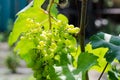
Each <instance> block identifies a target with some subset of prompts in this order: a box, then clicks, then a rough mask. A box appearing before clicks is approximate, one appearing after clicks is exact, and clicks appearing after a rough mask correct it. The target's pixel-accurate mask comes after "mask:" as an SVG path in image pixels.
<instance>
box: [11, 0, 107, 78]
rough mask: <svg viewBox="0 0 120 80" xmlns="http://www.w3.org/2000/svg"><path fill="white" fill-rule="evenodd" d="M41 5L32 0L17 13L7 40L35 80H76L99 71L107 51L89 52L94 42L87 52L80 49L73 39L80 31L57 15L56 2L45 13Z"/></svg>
mask: <svg viewBox="0 0 120 80" xmlns="http://www.w3.org/2000/svg"><path fill="white" fill-rule="evenodd" d="M43 3H44V0H34V2H32V3H30V5H28V7H27V8H25V10H24V9H23V10H22V11H20V12H19V13H18V14H17V16H18V17H17V19H16V21H15V24H14V28H13V30H12V32H11V34H10V37H9V44H10V45H13V44H14V45H15V48H14V51H15V52H17V53H18V55H20V57H21V58H22V59H24V60H25V61H26V63H27V65H28V67H29V68H31V69H32V70H33V75H34V77H35V78H36V80H78V79H82V78H81V76H80V75H81V72H82V73H83V72H85V71H88V70H90V69H95V70H96V69H97V70H98V71H101V68H104V67H103V66H105V64H106V62H107V61H106V60H105V58H104V55H105V53H106V52H107V51H108V49H107V48H97V49H92V46H91V44H93V42H91V44H88V45H87V46H86V48H85V47H84V42H83V45H82V44H81V45H80V44H79V42H80V41H78V39H76V38H77V37H78V34H79V33H80V31H81V30H80V28H79V27H75V26H74V25H72V24H68V19H67V18H66V17H65V16H64V15H62V14H58V13H57V12H58V11H57V9H56V5H57V4H58V0H50V4H49V5H48V10H44V9H43V8H41V6H42V4H43ZM31 5H32V6H31ZM83 25H84V24H83ZM79 36H82V35H79ZM94 37H95V36H93V40H94ZM83 38H84V36H83ZM79 40H81V41H82V37H81V39H79ZM94 42H95V41H94ZM93 45H94V44H93ZM95 46H97V45H95ZM80 47H84V50H82V49H80ZM101 52H102V53H101ZM81 53H85V54H81ZM101 63H102V64H101ZM107 69H108V68H107ZM108 70H109V69H108Z"/></svg>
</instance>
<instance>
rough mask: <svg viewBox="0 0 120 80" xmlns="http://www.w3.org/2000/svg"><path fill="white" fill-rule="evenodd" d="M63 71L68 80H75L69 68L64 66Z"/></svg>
mask: <svg viewBox="0 0 120 80" xmlns="http://www.w3.org/2000/svg"><path fill="white" fill-rule="evenodd" d="M62 69H63V74H64V75H65V76H66V80H75V78H74V76H73V75H72V73H71V72H70V70H69V68H68V66H62Z"/></svg>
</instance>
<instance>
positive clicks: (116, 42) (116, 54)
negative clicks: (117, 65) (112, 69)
mask: <svg viewBox="0 0 120 80" xmlns="http://www.w3.org/2000/svg"><path fill="white" fill-rule="evenodd" d="M90 39H91V44H92V47H93V48H99V47H105V48H109V51H108V52H107V53H106V55H105V58H106V60H107V61H108V62H110V63H111V62H112V61H113V60H114V59H115V58H116V59H118V60H119V61H120V37H119V36H112V35H110V34H106V33H102V32H101V33H98V34H96V35H93V36H92V37H91V38H90Z"/></svg>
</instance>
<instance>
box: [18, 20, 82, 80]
mask: <svg viewBox="0 0 120 80" xmlns="http://www.w3.org/2000/svg"><path fill="white" fill-rule="evenodd" d="M28 21H32V20H29V19H28ZM32 22H33V24H34V27H32V28H30V30H28V31H27V32H25V33H23V34H22V36H21V37H20V40H22V41H24V40H28V41H30V42H32V43H34V45H35V47H34V48H32V49H30V50H29V53H27V54H26V56H27V57H28V56H29V58H30V60H29V61H26V62H27V64H28V66H29V67H31V68H32V70H33V71H34V77H35V78H36V79H37V80H53V79H52V78H53V77H55V75H53V77H52V75H51V74H53V73H55V69H54V68H53V65H66V64H67V63H68V62H67V61H66V59H65V60H64V59H63V58H64V57H67V54H70V53H72V52H76V50H77V42H76V39H75V38H74V35H75V34H77V33H78V32H79V30H80V29H79V28H77V27H74V26H73V25H69V24H67V23H65V22H62V21H60V20H57V21H55V20H52V27H51V29H48V28H46V26H48V25H44V24H43V25H41V24H40V23H38V22H34V21H32ZM48 23H49V22H48ZM50 66H51V67H50ZM50 71H52V73H51V72H50ZM55 79H57V78H55Z"/></svg>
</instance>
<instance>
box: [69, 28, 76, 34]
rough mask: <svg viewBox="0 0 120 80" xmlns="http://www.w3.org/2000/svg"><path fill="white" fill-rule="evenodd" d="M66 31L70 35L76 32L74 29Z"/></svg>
mask: <svg viewBox="0 0 120 80" xmlns="http://www.w3.org/2000/svg"><path fill="white" fill-rule="evenodd" d="M67 31H68V33H72V34H74V33H76V30H75V29H74V28H73V29H71V28H69V29H68V30H67Z"/></svg>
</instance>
